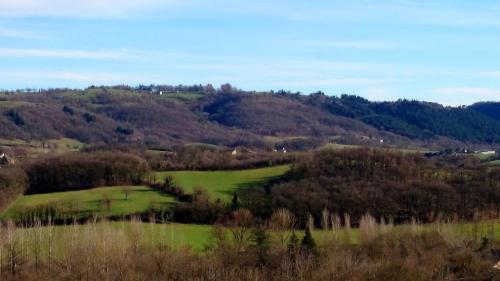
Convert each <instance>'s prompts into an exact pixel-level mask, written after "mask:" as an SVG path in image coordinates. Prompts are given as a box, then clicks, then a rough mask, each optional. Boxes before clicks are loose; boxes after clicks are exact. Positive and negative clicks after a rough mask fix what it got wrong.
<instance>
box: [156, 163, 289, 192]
mask: <svg viewBox="0 0 500 281" xmlns="http://www.w3.org/2000/svg"><path fill="white" fill-rule="evenodd" d="M288 169H289V167H288V166H276V167H268V168H260V169H249V170H238V171H179V172H158V173H157V178H158V180H160V181H163V180H164V179H165V177H166V176H172V177H173V178H174V182H175V184H177V185H179V186H181V187H182V188H183V189H184V191H186V192H187V193H191V192H193V190H194V189H195V188H196V187H203V188H205V189H206V190H207V191H208V192H209V194H210V197H211V198H212V199H221V200H229V199H230V198H231V196H232V194H233V193H234V191H236V190H237V189H239V188H246V187H251V186H255V185H261V184H264V183H265V182H267V181H268V180H270V179H272V178H274V177H279V176H281V175H283V174H284V173H285V172H286V171H288Z"/></svg>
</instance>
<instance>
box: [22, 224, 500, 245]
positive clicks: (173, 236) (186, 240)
mask: <svg viewBox="0 0 500 281" xmlns="http://www.w3.org/2000/svg"><path fill="white" fill-rule="evenodd" d="M106 227H111V228H113V229H115V230H122V231H123V233H125V235H128V236H129V237H131V236H132V235H139V238H140V239H141V242H142V243H143V244H146V245H148V244H149V245H160V244H163V245H166V246H169V247H171V248H173V249H183V248H190V249H192V250H194V251H195V252H202V251H203V250H204V249H206V248H207V247H210V246H211V245H213V242H214V240H213V235H212V233H213V226H211V225H196V224H176V223H164V224H154V223H142V222H130V221H120V222H100V223H96V224H87V225H71V226H52V227H42V232H43V233H44V236H46V234H47V233H48V232H49V231H51V232H52V233H53V235H54V237H55V239H54V241H57V242H56V248H58V247H59V248H61V247H65V243H67V242H68V240H69V239H68V238H69V236H71V233H79V234H81V235H85V234H86V233H88V231H95V232H97V233H103V232H104V230H105V228H106ZM412 228H414V229H413V230H412ZM434 230H435V231H438V232H440V233H443V234H447V233H449V234H452V235H454V236H458V237H464V238H465V237H467V239H474V240H475V241H481V238H482V237H491V238H493V239H496V241H500V223H499V222H482V223H477V224H473V223H459V224H429V225H417V226H411V225H402V226H396V227H395V228H393V229H392V230H389V231H396V232H401V233H404V232H405V231H410V232H411V231H416V232H421V231H434ZM23 231H25V234H26V236H29V235H30V234H33V233H34V229H33V228H28V229H24V230H23ZM295 233H296V235H297V237H298V238H299V239H302V237H303V234H304V231H303V230H297V231H296V232H295ZM290 234H291V232H289V231H287V232H286V234H285V236H287V237H289V236H290ZM225 235H226V236H227V238H228V239H231V234H230V232H229V230H228V229H226V230H225ZM270 235H271V237H272V238H273V239H277V240H280V238H279V236H281V235H282V233H281V234H280V233H279V232H270ZM312 235H313V237H314V239H315V240H316V243H317V244H318V245H326V244H328V243H329V242H331V241H332V240H333V239H335V240H336V241H338V242H343V243H349V244H353V245H357V244H359V243H361V240H360V239H361V233H360V231H359V229H356V228H354V229H351V230H349V231H347V230H345V229H339V230H336V231H331V230H328V231H325V230H321V229H316V230H313V231H312Z"/></svg>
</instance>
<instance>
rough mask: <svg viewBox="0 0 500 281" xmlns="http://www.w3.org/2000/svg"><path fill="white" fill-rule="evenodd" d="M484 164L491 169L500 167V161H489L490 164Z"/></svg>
mask: <svg viewBox="0 0 500 281" xmlns="http://www.w3.org/2000/svg"><path fill="white" fill-rule="evenodd" d="M485 164H486V165H488V166H491V167H493V166H500V160H493V161H490V162H486V163H485Z"/></svg>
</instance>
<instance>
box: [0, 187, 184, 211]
mask: <svg viewBox="0 0 500 281" xmlns="http://www.w3.org/2000/svg"><path fill="white" fill-rule="evenodd" d="M125 189H126V190H128V191H129V192H130V194H129V195H128V198H127V199H125V192H124V190H125ZM174 202H175V198H173V197H172V196H169V195H166V194H163V193H160V192H158V191H156V190H152V189H150V188H148V187H145V186H127V187H119V186H116V187H100V188H93V189H89V190H80V191H67V192H56V193H47V194H34V195H24V196H22V197H20V198H18V199H17V200H16V201H15V202H14V203H13V204H12V205H11V206H10V207H9V208H8V209H7V210H6V211H5V212H4V213H2V214H1V216H0V217H1V218H4V219H6V218H14V219H15V218H16V217H18V216H19V214H21V213H23V212H26V211H28V210H33V209H34V208H41V207H44V206H53V207H55V208H56V209H58V210H60V211H61V212H71V213H76V214H79V215H81V216H88V215H89V214H97V215H98V216H103V217H106V216H121V215H129V214H136V213H141V212H144V211H146V210H147V209H148V208H149V207H150V206H153V205H154V206H158V205H168V204H172V203H174Z"/></svg>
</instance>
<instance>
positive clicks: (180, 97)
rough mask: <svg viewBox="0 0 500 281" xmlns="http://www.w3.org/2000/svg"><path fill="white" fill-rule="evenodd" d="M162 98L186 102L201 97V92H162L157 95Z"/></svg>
mask: <svg viewBox="0 0 500 281" xmlns="http://www.w3.org/2000/svg"><path fill="white" fill-rule="evenodd" d="M159 97H161V98H164V99H170V100H174V101H181V102H188V101H193V100H196V99H198V98H200V97H203V94H202V93H165V92H164V93H163V95H161V96H159Z"/></svg>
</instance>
